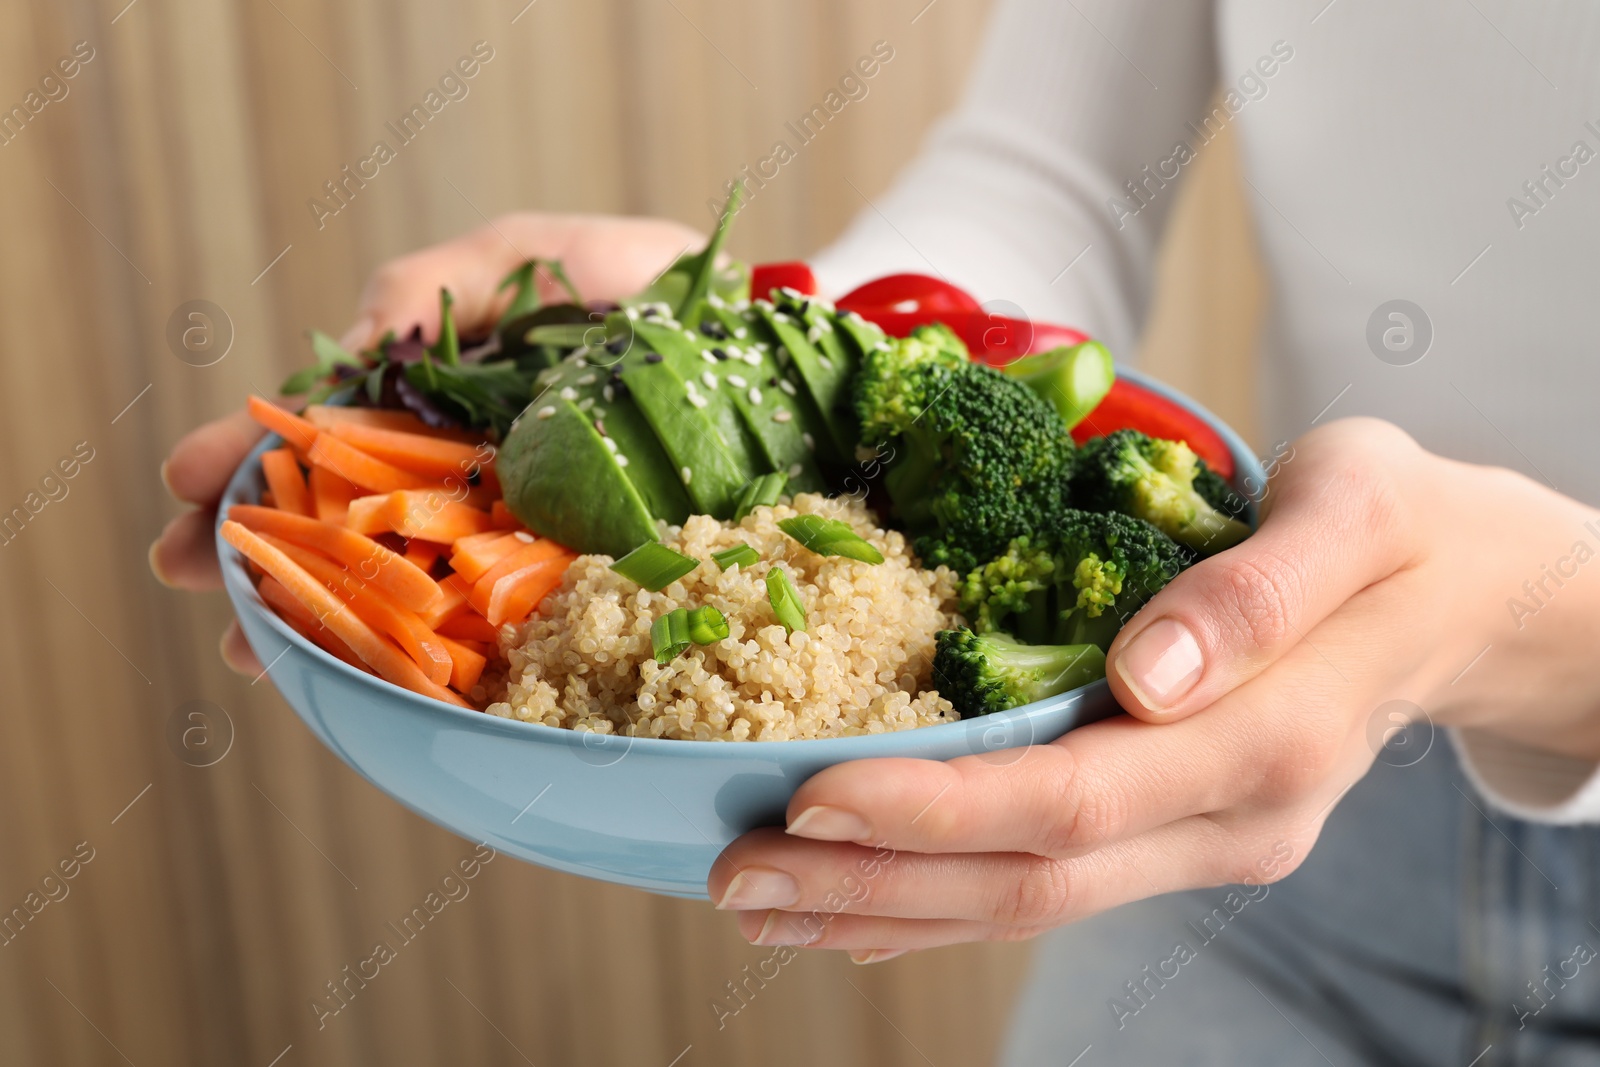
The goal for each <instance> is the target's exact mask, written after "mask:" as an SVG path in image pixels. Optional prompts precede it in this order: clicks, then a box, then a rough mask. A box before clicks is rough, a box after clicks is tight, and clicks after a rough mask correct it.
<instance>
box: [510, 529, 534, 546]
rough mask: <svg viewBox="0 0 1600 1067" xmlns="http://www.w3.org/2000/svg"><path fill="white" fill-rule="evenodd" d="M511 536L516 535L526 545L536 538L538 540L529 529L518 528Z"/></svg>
mask: <svg viewBox="0 0 1600 1067" xmlns="http://www.w3.org/2000/svg"><path fill="white" fill-rule="evenodd" d="M511 536H512V537H515V538H516V539H517V540H518V541H521V542H522V543H523V544H525V545H531V544H533V542H534V541H535V540H537V539H536V538H535V537H534V536H533V534H531V533H529V532H528V531H527V530H518V531H517V532H516V533H514V534H512V535H511Z"/></svg>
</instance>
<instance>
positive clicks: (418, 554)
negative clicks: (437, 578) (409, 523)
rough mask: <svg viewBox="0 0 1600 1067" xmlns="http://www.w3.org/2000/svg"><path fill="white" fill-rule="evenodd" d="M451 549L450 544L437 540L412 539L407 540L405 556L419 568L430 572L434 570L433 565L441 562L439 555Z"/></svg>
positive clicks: (424, 571) (425, 572)
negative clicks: (440, 542) (442, 543)
mask: <svg viewBox="0 0 1600 1067" xmlns="http://www.w3.org/2000/svg"><path fill="white" fill-rule="evenodd" d="M449 550H450V546H449V545H441V544H439V543H438V542H437V541H418V540H411V541H407V542H406V551H405V558H406V559H408V560H410V561H411V562H412V563H414V564H416V567H417V570H419V571H421V572H422V573H423V574H428V573H431V572H432V570H433V565H434V564H435V563H438V562H439V557H440V556H442V555H444V554H445V553H446V552H448V551H449Z"/></svg>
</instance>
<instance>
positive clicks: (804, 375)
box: [751, 300, 855, 457]
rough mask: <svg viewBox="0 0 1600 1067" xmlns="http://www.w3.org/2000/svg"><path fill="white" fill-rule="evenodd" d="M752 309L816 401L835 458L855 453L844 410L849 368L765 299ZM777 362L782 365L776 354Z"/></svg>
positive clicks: (846, 400) (846, 398) (846, 401)
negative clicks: (809, 337)
mask: <svg viewBox="0 0 1600 1067" xmlns="http://www.w3.org/2000/svg"><path fill="white" fill-rule="evenodd" d="M751 307H752V308H753V309H755V311H756V314H757V315H759V316H760V317H761V319H762V321H763V322H765V324H766V326H767V328H768V329H770V330H771V331H772V334H773V336H774V338H775V339H776V340H777V342H778V344H779V345H781V346H782V350H783V351H787V352H788V354H789V359H790V360H792V361H793V363H794V367H795V370H797V371H799V373H800V381H801V384H803V385H804V386H805V388H806V391H807V392H808V393H810V394H811V398H812V400H814V401H815V402H816V405H817V410H818V411H820V412H821V413H822V417H823V420H824V421H825V422H826V423H827V426H828V433H829V436H830V437H831V438H832V440H833V446H834V450H835V451H836V452H837V454H838V455H841V456H845V457H848V456H851V455H854V454H855V433H854V431H853V429H852V428H851V425H850V418H849V415H848V412H847V411H846V408H848V406H849V396H850V379H851V368H849V367H847V366H845V365H844V363H843V361H842V360H835V359H834V358H833V357H831V356H829V355H827V354H825V353H824V352H822V351H821V350H819V349H818V348H817V347H816V346H815V345H813V344H812V343H811V342H810V341H809V340H807V339H806V329H805V327H803V326H801V325H800V324H799V320H797V319H795V318H793V317H792V316H791V315H790V314H789V313H788V312H786V311H783V310H781V309H779V308H777V307H776V306H774V305H773V304H772V303H771V302H770V301H767V300H756V301H754V302H752V304H751ZM778 362H779V363H780V364H781V363H783V357H782V356H781V355H780V356H779V359H778Z"/></svg>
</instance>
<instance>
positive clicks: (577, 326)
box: [522, 322, 605, 348]
mask: <svg viewBox="0 0 1600 1067" xmlns="http://www.w3.org/2000/svg"><path fill="white" fill-rule="evenodd" d="M604 338H605V329H604V328H603V327H602V326H600V324H598V323H584V322H548V323H545V324H544V325H542V326H534V327H532V328H531V329H529V330H528V332H527V333H525V334H523V337H522V339H523V340H524V341H526V342H527V343H528V344H530V345H555V346H556V347H557V348H577V347H578V346H579V345H582V344H589V343H590V341H591V339H592V340H594V341H600V342H603V341H604Z"/></svg>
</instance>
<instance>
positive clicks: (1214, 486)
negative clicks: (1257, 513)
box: [1194, 457, 1249, 519]
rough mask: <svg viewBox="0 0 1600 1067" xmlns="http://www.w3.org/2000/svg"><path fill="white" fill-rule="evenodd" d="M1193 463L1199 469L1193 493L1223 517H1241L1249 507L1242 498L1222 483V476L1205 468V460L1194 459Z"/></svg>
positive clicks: (1229, 486) (1230, 487) (1226, 484)
mask: <svg viewBox="0 0 1600 1067" xmlns="http://www.w3.org/2000/svg"><path fill="white" fill-rule="evenodd" d="M1195 462H1196V463H1198V464H1199V465H1200V469H1199V472H1198V473H1196V474H1195V476H1194V491H1195V492H1197V493H1199V494H1200V496H1201V498H1202V499H1204V500H1205V502H1206V503H1207V504H1210V505H1211V506H1212V507H1214V508H1216V509H1217V510H1218V511H1220V512H1222V513H1223V514H1224V515H1227V516H1229V517H1230V518H1235V519H1238V518H1240V517H1241V516H1243V515H1244V513H1245V509H1246V508H1247V507H1248V506H1249V505H1248V504H1246V503H1245V499H1244V497H1242V496H1240V495H1239V494H1238V493H1236V492H1234V491H1233V486H1231V485H1229V484H1228V483H1227V482H1226V481H1224V480H1223V477H1222V475H1220V474H1218V473H1217V472H1216V471H1214V470H1212V469H1211V468H1210V467H1208V466H1206V461H1205V460H1203V459H1200V458H1198V457H1196V459H1195Z"/></svg>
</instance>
